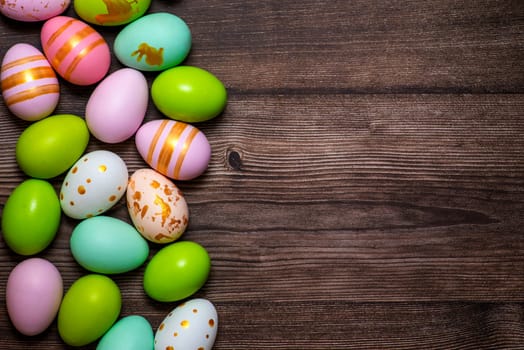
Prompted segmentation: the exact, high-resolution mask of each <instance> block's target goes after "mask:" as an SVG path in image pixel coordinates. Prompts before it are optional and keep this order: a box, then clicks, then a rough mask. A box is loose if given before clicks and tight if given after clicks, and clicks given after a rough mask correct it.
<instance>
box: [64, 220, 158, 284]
mask: <svg viewBox="0 0 524 350" xmlns="http://www.w3.org/2000/svg"><path fill="white" fill-rule="evenodd" d="M70 247H71V253H72V254H73V257H74V258H75V260H76V261H77V262H78V263H79V264H80V265H81V266H82V267H84V268H85V269H87V270H90V271H93V272H98V273H104V274H114V273H123V272H128V271H131V270H134V269H136V268H137V267H139V266H140V265H142V264H143V263H144V261H146V259H147V256H148V255H149V246H148V244H147V241H146V240H145V239H144V238H143V237H142V236H141V235H140V234H139V233H138V232H137V230H136V229H135V228H134V227H133V226H132V225H130V224H128V223H127V222H125V221H122V220H119V219H117V218H113V217H110V216H95V217H92V218H89V219H85V220H83V221H81V222H80V223H79V224H78V225H77V226H76V227H75V228H74V229H73V233H72V234H71V238H70Z"/></svg>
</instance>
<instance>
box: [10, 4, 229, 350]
mask: <svg viewBox="0 0 524 350" xmlns="http://www.w3.org/2000/svg"><path fill="white" fill-rule="evenodd" d="M150 2H151V0H134V1H128V0H75V1H74V10H75V12H76V14H77V15H78V18H75V17H69V16H64V15H62V13H63V12H64V11H65V10H66V9H67V8H68V7H69V5H70V1H69V0H50V1H46V2H39V1H32V0H25V1H24V0H5V1H2V2H0V12H1V13H2V14H3V15H4V16H7V17H9V18H11V19H14V20H18V21H26V22H27V21H41V22H42V23H43V24H42V27H41V32H40V43H41V48H37V47H35V46H33V45H30V44H27V43H18V44H15V45H13V46H12V47H10V48H9V49H8V50H7V52H6V53H5V54H4V55H3V60H2V63H1V73H0V79H1V89H2V97H3V99H4V102H5V105H6V106H7V107H8V109H9V111H10V113H11V114H12V115H14V116H16V117H18V118H20V119H23V120H25V121H27V122H28V126H27V128H26V129H25V130H23V132H22V133H21V134H20V136H19V138H18V140H17V143H16V161H17V164H18V166H19V168H20V169H21V170H22V171H23V172H24V173H25V174H26V175H27V177H28V178H27V179H26V180H24V181H22V182H21V183H20V184H18V185H17V186H16V188H15V189H14V190H13V191H12V192H11V194H10V195H9V197H8V199H7V201H6V203H5V206H4V209H3V214H2V220H1V224H2V234H3V239H4V241H5V243H6V245H7V246H8V247H9V248H10V249H11V250H12V251H14V252H15V253H17V254H19V255H22V256H26V257H27V259H25V260H23V261H22V262H20V263H19V264H18V265H16V266H15V267H14V269H13V270H12V271H11V273H10V274H9V278H8V281H7V286H6V303H7V311H8V315H9V318H10V320H11V322H12V324H13V326H14V327H15V328H16V329H17V330H18V331H19V332H20V333H22V334H24V335H27V336H33V335H36V334H40V333H42V332H43V331H45V330H46V329H47V328H48V327H49V326H50V325H51V323H52V322H53V321H54V320H55V319H57V326H58V332H59V335H60V337H61V339H62V340H63V341H64V342H65V343H66V344H68V345H71V346H84V345H87V344H90V343H93V342H95V341H98V345H97V349H99V350H108V349H111V350H120V349H126V350H129V349H131V350H132V349H141V350H147V349H151V350H152V349H155V350H173V349H177V350H180V349H192V350H197V349H204V350H209V349H211V348H212V347H213V344H214V341H215V337H216V333H217V325H218V317H217V312H216V309H215V307H214V305H213V304H212V303H211V302H210V301H209V300H207V299H203V298H194V299H188V298H190V297H191V296H192V295H193V294H194V293H196V292H197V291H198V290H199V289H200V288H201V287H202V286H203V285H204V284H205V282H206V280H207V278H208V275H209V272H210V268H211V261H210V257H209V254H208V253H207V251H206V249H205V248H204V247H203V246H201V245H200V244H198V243H196V242H193V241H182V240H181V241H177V239H178V238H179V237H180V236H181V235H182V234H183V233H184V232H185V230H186V228H187V226H188V222H189V209H188V204H187V202H186V200H185V198H184V196H183V194H182V192H181V191H180V190H179V189H178V187H177V186H176V184H175V181H185V180H192V179H195V178H196V177H198V176H200V175H201V174H202V173H204V172H205V170H206V169H207V167H208V163H209V160H210V156H211V147H210V144H209V142H208V140H207V138H206V136H205V135H204V133H203V132H202V131H200V130H199V129H198V128H196V127H195V126H194V125H192V123H198V122H202V121H207V120H210V119H212V118H214V117H216V116H217V115H219V114H220V113H222V111H223V110H224V108H225V105H226V100H227V93H226V89H225V87H224V85H223V84H222V82H221V81H220V80H219V79H217V78H216V77H215V76H214V75H213V74H212V73H210V72H209V71H207V70H204V69H202V68H199V67H195V66H186V65H183V62H184V60H185V58H186V57H187V55H188V54H189V51H190V49H191V32H190V30H189V28H188V26H187V24H186V23H185V21H184V20H182V19H181V18H180V17H178V16H176V15H174V14H171V13H167V12H159V13H150V14H146V12H147V10H148V9H149V6H150ZM97 26H122V29H121V31H120V32H119V33H118V34H117V36H116V38H115V41H114V45H113V50H112V51H111V50H110V47H109V45H108V43H107V42H106V40H105V39H104V37H103V36H102V35H101V34H100V33H99V32H98V31H97V30H96V29H95V28H97ZM112 52H114V55H115V56H116V57H117V59H118V61H119V62H120V63H121V64H122V66H123V67H122V68H120V69H117V70H116V71H114V72H109V70H110V66H111V54H112ZM146 71H147V72H157V73H158V74H157V75H156V77H154V80H153V82H152V85H151V89H149V86H148V82H147V80H146V78H145V76H144V74H143V72H146ZM62 80H65V81H67V82H68V83H70V84H74V85H80V86H88V85H94V84H96V85H95V88H94V89H93V90H92V93H91V95H90V96H89V99H88V101H87V104H86V108H85V114H84V115H82V116H79V115H77V114H57V115H52V114H53V112H54V110H55V109H56V107H57V105H58V103H59V97H60V86H59V85H60V83H61V81H62ZM149 96H151V99H152V101H153V103H154V105H155V107H156V108H157V109H158V110H159V111H160V112H161V113H162V115H164V116H165V118H163V119H157V120H151V121H149V122H146V123H144V118H145V115H146V111H147V108H148V103H149ZM91 137H94V138H96V139H97V140H99V141H101V142H102V143H104V144H108V145H111V144H116V143H120V142H124V141H126V140H128V139H130V138H132V137H134V139H135V144H136V149H137V151H138V153H139V154H140V156H141V157H142V158H143V160H144V161H145V163H147V164H148V165H149V167H144V168H141V169H138V170H137V171H135V172H134V173H133V174H131V176H129V173H128V169H127V166H126V163H125V162H124V161H123V160H122V158H120V156H119V155H118V154H116V153H114V152H112V151H110V150H105V149H101V150H96V151H92V152H86V149H87V146H88V144H89V140H90V138H91ZM59 176H63V182H62V184H61V186H60V191H59V193H56V191H55V189H54V187H53V185H52V184H51V183H50V180H52V179H55V178H57V177H59ZM121 199H122V200H125V201H126V204H127V209H128V213H129V218H130V220H129V221H130V222H127V221H123V220H120V219H117V218H114V217H111V216H108V215H104V214H105V213H106V212H107V211H108V210H109V209H111V208H112V207H113V206H114V205H115V204H116V203H117V202H119V201H120V200H121ZM62 215H66V216H68V217H70V218H72V219H75V220H77V224H76V226H75V227H74V229H73V231H72V233H71V237H70V249H71V254H72V256H73V258H74V259H75V261H76V262H77V263H78V264H79V265H80V266H82V267H83V268H84V269H85V270H86V271H88V274H86V275H84V276H82V277H80V278H79V279H77V280H76V281H74V282H73V284H72V285H71V286H70V288H69V289H68V290H67V292H65V293H64V290H63V281H62V277H61V275H60V272H59V270H58V269H57V268H56V266H55V265H54V264H53V263H52V262H50V261H48V260H46V259H43V258H39V257H35V256H34V255H36V254H38V253H40V252H42V251H43V250H45V249H46V248H47V247H48V246H49V244H50V243H51V242H52V241H53V239H54V238H55V236H56V234H57V231H58V229H59V227H60V222H61V218H62ZM151 243H154V244H163V245H164V246H163V247H161V249H159V250H158V252H157V253H156V254H154V255H153V256H152V258H151V260H150V261H149V262H148V263H147V266H146V268H145V270H144V276H143V287H144V291H145V293H146V294H147V295H148V296H149V297H151V298H152V299H154V300H156V301H159V302H178V301H184V303H182V304H179V305H177V306H176V307H175V308H174V309H173V311H172V312H170V313H169V314H168V315H167V316H166V317H165V319H164V320H163V321H162V323H161V324H160V325H158V327H157V329H156V332H153V328H152V326H151V325H150V323H149V322H148V321H147V319H145V318H144V317H142V316H140V315H130V316H126V317H123V318H120V319H119V317H120V311H121V306H122V298H121V293H120V290H119V287H118V285H117V284H116V283H115V282H114V281H113V280H112V279H111V277H110V276H111V275H114V274H120V273H126V272H129V271H132V270H134V269H137V268H138V267H140V266H142V265H143V264H144V263H146V260H147V259H148V257H149V254H150V250H149V247H150V244H151ZM31 256H32V257H31Z"/></svg>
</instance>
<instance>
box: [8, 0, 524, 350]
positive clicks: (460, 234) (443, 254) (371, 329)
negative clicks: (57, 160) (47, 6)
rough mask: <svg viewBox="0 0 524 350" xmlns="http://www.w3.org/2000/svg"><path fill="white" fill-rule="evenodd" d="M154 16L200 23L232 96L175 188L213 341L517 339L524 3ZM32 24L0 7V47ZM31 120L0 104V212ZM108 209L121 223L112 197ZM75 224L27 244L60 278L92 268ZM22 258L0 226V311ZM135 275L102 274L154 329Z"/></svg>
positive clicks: (218, 0) (218, 9)
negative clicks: (213, 317) (37, 244)
mask: <svg viewBox="0 0 524 350" xmlns="http://www.w3.org/2000/svg"><path fill="white" fill-rule="evenodd" d="M164 10H165V11H170V12H173V13H175V14H178V15H180V16H181V17H183V18H184V19H186V20H187V22H188V24H189V25H190V28H191V29H192V31H193V35H194V46H193V50H192V53H191V56H190V57H189V58H188V60H187V63H188V64H194V65H197V66H201V67H203V68H207V69H209V70H211V71H212V72H214V73H215V74H216V75H217V76H218V77H219V78H220V79H222V80H223V81H224V83H225V84H226V86H227V88H228V91H229V95H230V100H229V103H228V106H227V109H226V111H225V113H224V114H223V115H222V116H220V117H219V118H217V119H215V120H212V121H210V122H206V123H203V124H200V125H199V126H198V127H199V128H201V129H202V130H203V131H204V132H205V133H206V135H207V137H208V138H209V140H210V142H211V145H212V150H213V155H212V159H211V163H210V166H209V169H208V171H207V172H206V173H205V174H204V175H203V176H202V177H200V178H198V179H197V180H195V181H191V182H185V183H177V184H178V185H179V186H180V188H181V189H182V190H183V192H184V194H185V196H186V199H187V200H188V203H189V206H190V212H191V217H190V226H189V228H188V231H187V232H186V233H185V234H184V236H183V239H186V240H194V241H197V242H199V243H201V244H202V245H203V246H205V247H206V248H207V249H208V251H209V253H210V255H211V257H212V263H213V268H212V274H211V276H210V279H209V280H208V282H207V283H206V285H205V286H204V288H202V289H201V290H200V291H199V292H198V293H197V294H196V296H202V297H207V298H209V299H210V300H212V301H213V302H214V303H215V304H216V305H217V308H218V310H219V317H220V324H219V337H218V339H217V342H216V346H215V349H246V348H249V349H326V348H330V349H351V348H354V349H368V348H369V349H391V348H395V349H497V348H500V349H519V348H522V340H523V334H524V332H523V323H522V319H523V309H522V306H523V305H524V304H523V303H524V278H523V275H522V271H523V269H524V238H523V237H524V235H523V233H524V231H523V217H524V216H523V215H522V212H523V209H524V155H523V154H524V153H523V150H524V137H522V135H523V133H524V95H523V93H524V64H523V62H524V60H523V59H524V16H523V14H524V3H522V2H521V1H516V0H514V1H510V0H508V1H495V0H480V1H475V2H474V1H464V2H456V1H451V0H450V1H448V0H446V1H438V2H436V1H411V0H409V1H364V0H357V1H342V0H333V1H330V2H318V1H311V0H305V1H301V2H297V1H278V2H277V1H266V2H245V1H239V0H227V1H226V0H208V1H203V0H194V1H171V2H167V1H154V2H153V5H152V7H151V12H157V11H164ZM68 14H73V11H72V10H71V9H70V10H69V11H68ZM101 30H103V33H104V36H105V37H106V38H108V41H109V42H111V41H112V40H113V39H114V36H115V35H116V33H117V32H118V29H116V28H101ZM38 32H39V24H20V23H16V22H14V21H11V20H8V19H6V18H4V17H0V38H1V39H2V40H0V53H4V52H5V50H7V48H8V47H9V46H11V45H12V44H14V43H16V42H20V41H24V42H31V43H34V44H37V45H38V36H37V35H38ZM119 67H120V66H119V64H118V63H117V62H116V61H113V63H112V69H116V68H119ZM154 76H155V74H147V78H148V80H149V82H151V81H152V79H153V78H154ZM90 91H92V87H75V86H72V85H70V84H67V83H63V84H62V86H61V92H62V99H61V102H60V105H59V107H58V109H57V111H56V112H57V113H75V114H78V115H82V114H83V111H84V108H85V103H86V101H87V98H88V96H89V93H90ZM160 117H161V115H160V113H159V112H158V111H157V110H156V109H155V108H154V107H153V106H150V107H149V110H148V116H147V119H148V120H151V119H156V118H160ZM27 125H28V124H27V123H25V122H22V121H20V120H17V119H16V118H14V117H13V116H12V115H10V114H9V113H8V112H7V110H6V108H5V106H4V105H3V102H1V101H0V140H1V141H2V150H1V151H0V203H1V205H2V206H3V204H4V203H5V200H6V199H7V197H8V195H9V194H10V193H11V191H12V189H13V188H14V187H15V186H16V185H17V184H19V183H20V182H21V181H22V180H23V179H25V178H26V177H25V175H24V174H22V173H21V171H20V170H19V169H18V168H17V165H16V161H15V157H14V148H15V144H16V140H17V138H18V135H19V134H20V133H21V132H22V131H23V129H24V128H25V127H26V126H27ZM104 148H105V149H108V148H109V149H111V150H112V151H115V152H117V153H118V154H120V155H121V156H122V157H123V158H124V159H125V161H126V163H127V165H128V167H129V170H130V172H132V171H134V170H136V169H138V168H141V167H144V166H145V163H144V162H143V161H142V160H141V159H140V157H139V156H138V153H137V151H136V149H135V148H134V145H133V141H132V140H129V141H127V142H124V143H122V144H118V145H111V146H108V145H104V144H102V143H100V142H97V141H96V140H94V139H93V140H91V143H90V145H89V149H88V150H94V149H104ZM61 179H62V178H61V177H59V178H57V179H54V180H53V181H52V183H53V185H55V187H56V188H57V189H58V187H59V186H60V183H61ZM108 214H109V215H112V216H115V217H119V218H121V219H124V220H129V217H128V215H127V211H126V208H125V205H124V202H123V201H120V202H119V203H118V205H117V206H116V207H115V208H114V209H113V210H111V211H110V212H109V213H108ZM77 223H78V222H77V221H75V220H72V219H68V218H63V220H62V225H61V227H60V230H59V233H58V236H57V238H56V240H55V241H54V242H53V244H52V245H51V246H50V247H49V248H48V249H47V250H46V251H44V252H43V253H41V254H39V256H41V257H44V258H48V259H49V260H52V261H53V262H54V263H55V264H56V265H57V266H58V268H59V269H60V271H61V272H62V274H63V277H64V281H65V285H66V288H67V287H69V286H70V285H71V284H72V283H73V281H74V280H75V279H76V278H78V277H80V276H81V275H83V274H85V273H86V271H84V270H82V269H81V268H80V267H79V266H78V265H77V264H76V263H75V262H74V260H73V258H72V256H71V254H70V252H69V244H68V240H69V235H70V233H71V231H72V229H73V228H74V226H75V225H76V224H77ZM151 248H152V249H151V255H153V254H154V253H155V252H156V251H157V250H158V249H159V248H160V247H159V246H156V245H152V246H151ZM23 259H24V257H21V256H17V255H16V254H14V253H12V252H11V251H9V249H7V248H6V246H5V244H4V242H3V241H2V240H1V239H0V304H2V305H5V284H6V281H7V277H8V274H9V272H10V271H11V269H12V268H13V267H14V266H15V264H16V263H18V262H20V261H21V260H23ZM143 271H144V266H142V267H141V268H139V269H138V270H136V271H133V272H130V273H127V274H123V275H118V276H114V279H115V281H116V282H117V283H118V285H119V286H120V287H121V290H122V293H123V295H124V305H123V310H122V316H125V315H130V314H141V315H143V316H145V317H147V318H148V319H149V320H150V322H151V323H152V325H153V326H154V327H157V326H158V325H159V323H160V321H161V320H162V318H163V317H164V316H165V315H166V314H167V313H168V312H169V311H170V310H171V309H172V308H174V306H175V305H176V304H175V303H157V302H154V301H152V300H151V299H149V298H147V297H146V296H145V294H144V292H143V289H142V273H143ZM0 341H1V342H2V345H1V346H0V347H1V348H8V349H20V348H27V347H31V348H33V349H66V348H67V347H66V346H65V345H64V344H63V343H62V341H61V340H60V338H59V336H58V334H57V331H56V324H55V323H54V324H53V325H52V326H51V328H50V329H49V330H48V331H46V332H45V333H44V334H42V335H40V336H37V337H34V338H28V337H24V336H21V335H20V334H18V333H17V332H16V331H15V330H14V329H13V327H12V325H11V324H10V322H9V320H8V317H7V315H6V313H5V312H0ZM95 347H96V344H92V345H91V346H88V347H86V348H88V349H94V348H95Z"/></svg>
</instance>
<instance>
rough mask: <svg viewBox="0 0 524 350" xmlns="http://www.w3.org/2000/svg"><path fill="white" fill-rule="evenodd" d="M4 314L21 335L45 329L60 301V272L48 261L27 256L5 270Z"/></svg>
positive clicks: (61, 291) (55, 312)
mask: <svg viewBox="0 0 524 350" xmlns="http://www.w3.org/2000/svg"><path fill="white" fill-rule="evenodd" d="M5 290H6V304H7V314H8V315H9V319H10V320H11V322H12V323H13V325H14V326H15V328H16V329H17V330H18V331H19V332H20V333H22V334H24V335H29V336H33V335H37V334H40V333H42V332H43V331H44V330H46V329H47V328H48V327H49V326H50V325H51V323H52V322H53V320H54V319H55V317H56V314H57V312H58V309H59V307H60V302H61V301H62V295H63V285H62V276H61V275H60V272H59V271H58V269H57V268H56V267H55V266H54V265H53V264H52V263H50V262H49V261H47V260H45V259H41V258H31V259H27V260H24V261H22V262H21V263H19V264H18V265H16V266H15V268H14V269H13V270H12V271H11V273H10V274H9V278H8V279H7V285H6V289H5Z"/></svg>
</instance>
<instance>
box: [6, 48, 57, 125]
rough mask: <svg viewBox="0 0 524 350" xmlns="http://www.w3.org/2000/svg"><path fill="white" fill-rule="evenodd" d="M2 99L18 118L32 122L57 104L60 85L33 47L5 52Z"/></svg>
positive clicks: (43, 115) (48, 65) (38, 51)
mask: <svg viewBox="0 0 524 350" xmlns="http://www.w3.org/2000/svg"><path fill="white" fill-rule="evenodd" d="M0 80H1V82H2V83H1V86H2V96H3V98H4V102H5V104H6V106H7V108H9V110H10V111H11V112H12V113H13V114H14V115H15V116H17V117H18V118H20V119H23V120H27V121H36V120H40V119H42V118H45V117H47V116H48V115H50V114H51V113H52V112H53V111H54V109H55V108H56V106H57V104H58V99H59V96H60V86H59V85H58V79H57V77H56V74H55V72H54V71H53V68H51V65H50V64H49V62H48V61H47V60H46V58H45V57H44V54H43V53H42V52H40V50H38V49H37V48H36V47H34V46H32V45H30V44H25V43H19V44H15V45H13V46H12V47H11V48H9V50H7V52H6V54H5V56H4V58H3V60H2V65H1V72H0Z"/></svg>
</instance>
